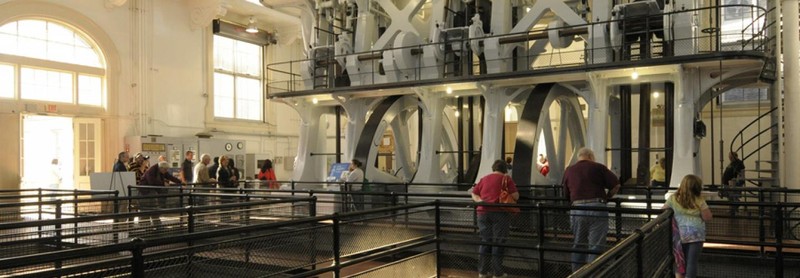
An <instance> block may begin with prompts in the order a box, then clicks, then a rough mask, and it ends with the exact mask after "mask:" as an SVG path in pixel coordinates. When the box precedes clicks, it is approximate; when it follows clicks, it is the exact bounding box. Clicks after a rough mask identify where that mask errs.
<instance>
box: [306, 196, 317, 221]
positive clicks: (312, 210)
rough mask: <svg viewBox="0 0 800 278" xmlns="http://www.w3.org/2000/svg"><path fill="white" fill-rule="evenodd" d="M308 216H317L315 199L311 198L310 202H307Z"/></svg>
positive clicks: (314, 197)
mask: <svg viewBox="0 0 800 278" xmlns="http://www.w3.org/2000/svg"><path fill="white" fill-rule="evenodd" d="M308 216H309V217H314V216H317V197H316V196H311V201H310V202H309V208H308Z"/></svg>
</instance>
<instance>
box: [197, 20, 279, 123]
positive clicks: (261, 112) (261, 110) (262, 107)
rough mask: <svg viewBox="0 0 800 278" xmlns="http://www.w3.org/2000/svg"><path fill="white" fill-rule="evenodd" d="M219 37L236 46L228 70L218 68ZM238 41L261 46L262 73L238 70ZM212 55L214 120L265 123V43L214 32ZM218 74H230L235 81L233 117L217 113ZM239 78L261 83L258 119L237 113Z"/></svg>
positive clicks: (259, 53) (260, 66)
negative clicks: (242, 116) (217, 41)
mask: <svg viewBox="0 0 800 278" xmlns="http://www.w3.org/2000/svg"><path fill="white" fill-rule="evenodd" d="M217 37H220V38H222V39H227V40H231V41H233V42H234V46H233V48H232V49H231V50H233V54H234V56H232V57H231V60H232V63H233V64H232V68H233V70H227V69H222V68H218V67H217V59H216V55H217V48H216V43H215V41H216V38H217ZM236 43H245V44H249V45H253V46H256V47H258V48H259V51H258V55H259V58H260V59H259V65H258V69H259V73H260V75H252V74H248V73H239V72H236V68H237V64H236V60H237V57H236V55H235V54H236ZM210 56H211V63H210V64H211V82H212V84H213V85H212V86H210V88H211V90H212V95H211V99H212V101H213V103H214V105H210V106H211V116H212V118H213V119H214V120H216V121H237V122H250V123H265V122H266V112H265V107H266V88H265V86H264V83H265V72H266V71H265V69H264V64H265V63H264V57H265V56H266V47H265V46H264V45H259V44H254V43H252V42H248V41H244V40H239V39H236V38H232V37H229V36H223V35H220V34H212V36H211V55H210ZM216 74H224V75H228V76H230V77H232V81H233V82H232V86H233V87H232V92H233V97H232V102H233V104H232V105H233V109H232V117H224V116H218V115H217V108H216V104H217V103H216V102H217V101H216V90H217V88H216V77H215V76H216ZM239 78H247V79H253V80H257V81H258V83H259V92H258V94H259V96H260V101H259V102H258V105H259V113H258V115H259V118H258V119H250V118H240V117H238V115H237V114H238V111H239V105H238V102H239V94H238V93H237V91H238V86H237V81H238V79H239ZM247 101H250V100H247Z"/></svg>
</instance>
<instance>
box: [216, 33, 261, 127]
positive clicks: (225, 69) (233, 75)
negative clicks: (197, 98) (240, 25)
mask: <svg viewBox="0 0 800 278" xmlns="http://www.w3.org/2000/svg"><path fill="white" fill-rule="evenodd" d="M262 52H263V48H262V47H261V46H259V45H255V44H251V43H247V42H243V41H238V40H234V39H230V38H226V37H222V36H216V35H215V36H214V117H217V118H235V119H243V120H255V121H261V120H262V115H263V114H264V113H263V105H264V89H263V86H262V85H261V81H262V80H263V70H262V68H263V67H262V66H261V63H262V62H261V61H262Z"/></svg>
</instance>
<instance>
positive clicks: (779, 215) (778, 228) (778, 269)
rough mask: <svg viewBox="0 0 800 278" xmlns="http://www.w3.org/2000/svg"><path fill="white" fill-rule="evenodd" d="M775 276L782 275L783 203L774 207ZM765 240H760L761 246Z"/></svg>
mask: <svg viewBox="0 0 800 278" xmlns="http://www.w3.org/2000/svg"><path fill="white" fill-rule="evenodd" d="M775 214H776V215H775V222H776V223H775V277H783V205H782V204H778V207H777V208H776V209H775ZM764 243H765V242H762V244H761V245H762V246H763V245H764Z"/></svg>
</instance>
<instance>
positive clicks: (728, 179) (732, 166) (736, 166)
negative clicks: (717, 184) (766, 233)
mask: <svg viewBox="0 0 800 278" xmlns="http://www.w3.org/2000/svg"><path fill="white" fill-rule="evenodd" d="M728 160H730V163H728V166H727V167H725V171H724V172H722V188H723V190H721V191H720V192H719V195H720V197H728V200H730V201H731V202H738V201H739V196H741V195H742V192H741V191H737V189H736V187H743V186H744V162H743V161H742V160H740V159H739V154H737V153H736V152H730V153H728ZM724 189H729V190H724ZM738 209H739V206H737V205H733V206H731V214H735V213H736V211H737V210H738Z"/></svg>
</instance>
